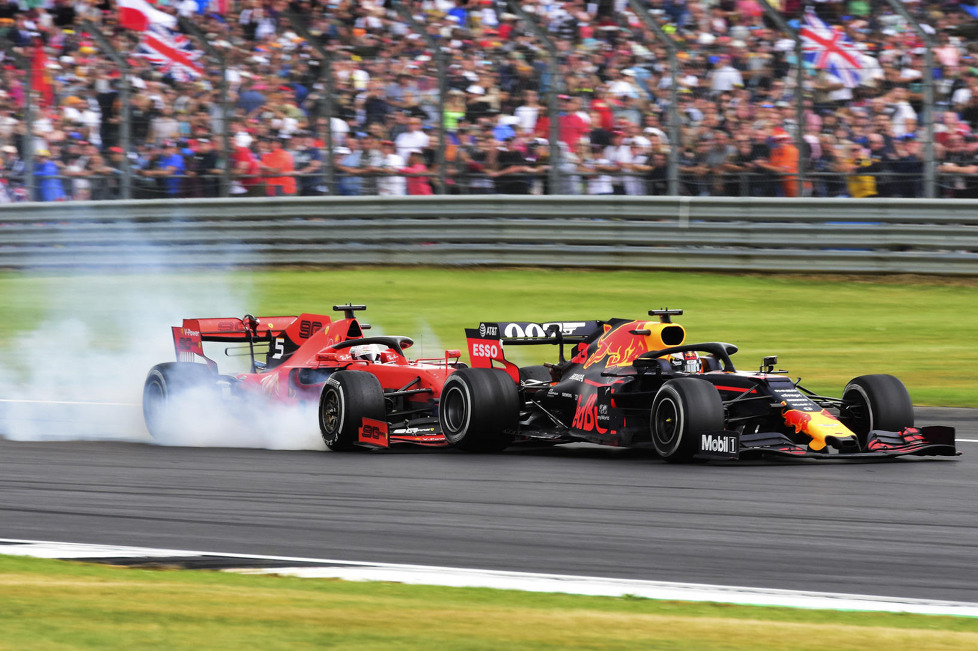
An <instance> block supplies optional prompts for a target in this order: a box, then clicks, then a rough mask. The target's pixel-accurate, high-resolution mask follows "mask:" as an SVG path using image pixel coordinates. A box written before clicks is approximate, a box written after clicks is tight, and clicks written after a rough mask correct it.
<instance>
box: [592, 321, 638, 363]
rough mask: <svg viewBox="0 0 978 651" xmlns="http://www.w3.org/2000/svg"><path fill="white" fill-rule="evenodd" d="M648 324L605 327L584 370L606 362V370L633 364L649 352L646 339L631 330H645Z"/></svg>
mask: <svg viewBox="0 0 978 651" xmlns="http://www.w3.org/2000/svg"><path fill="white" fill-rule="evenodd" d="M645 325H646V322H644V321H631V322H628V323H622V324H620V325H618V326H615V327H614V328H612V327H611V326H609V325H605V326H604V327H605V331H604V334H602V335H601V336H600V337H598V340H597V341H596V342H595V348H594V352H593V353H592V354H591V356H590V357H588V359H587V361H586V362H584V368H590V367H591V366H593V365H594V364H597V363H599V362H602V361H603V362H604V363H605V364H604V365H605V367H606V368H614V367H619V366H626V365H628V364H631V363H632V362H633V361H634V360H635V358H636V357H638V356H639V355H641V354H642V353H647V352H649V348H648V345H647V344H646V337H638V336H635V335H633V334H631V332H629V330H643V329H645Z"/></svg>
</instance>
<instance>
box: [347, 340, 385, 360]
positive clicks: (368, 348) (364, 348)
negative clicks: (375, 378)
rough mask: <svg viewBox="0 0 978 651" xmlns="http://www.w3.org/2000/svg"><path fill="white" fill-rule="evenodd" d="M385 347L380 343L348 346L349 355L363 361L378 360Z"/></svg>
mask: <svg viewBox="0 0 978 651" xmlns="http://www.w3.org/2000/svg"><path fill="white" fill-rule="evenodd" d="M384 350H385V348H384V347H383V346H381V345H380V344H360V345H359V346H353V347H352V348H350V356H351V357H352V358H353V359H359V360H362V361H365V362H379V361H380V356H381V355H380V354H381V353H383V352H384Z"/></svg>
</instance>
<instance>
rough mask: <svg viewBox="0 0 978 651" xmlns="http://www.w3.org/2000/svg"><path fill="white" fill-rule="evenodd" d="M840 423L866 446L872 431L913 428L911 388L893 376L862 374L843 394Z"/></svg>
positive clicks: (847, 386) (896, 430)
mask: <svg viewBox="0 0 978 651" xmlns="http://www.w3.org/2000/svg"><path fill="white" fill-rule="evenodd" d="M839 420H840V421H841V422H842V424H843V425H845V426H846V427H848V428H849V429H850V430H852V432H853V433H854V434H855V435H856V436H857V437H858V438H859V442H860V445H862V446H863V447H865V445H866V438H867V436H868V435H869V432H870V431H872V430H874V429H878V430H885V431H887V432H899V431H902V430H903V429H904V428H905V427H913V422H914V416H913V402H912V401H911V400H910V394H909V393H907V387H905V386H904V385H903V382H901V381H900V380H899V378H896V377H894V376H892V375H884V374H882V373H880V374H876V375H860V376H859V377H857V378H853V379H852V380H850V381H849V384H847V385H846V388H845V389H843V391H842V407H840V408H839Z"/></svg>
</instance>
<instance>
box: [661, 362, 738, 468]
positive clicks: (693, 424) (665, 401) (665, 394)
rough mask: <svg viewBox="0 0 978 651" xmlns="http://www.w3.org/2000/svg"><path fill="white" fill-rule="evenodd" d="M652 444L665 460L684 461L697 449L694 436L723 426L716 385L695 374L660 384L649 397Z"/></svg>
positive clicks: (689, 458) (721, 405)
mask: <svg viewBox="0 0 978 651" xmlns="http://www.w3.org/2000/svg"><path fill="white" fill-rule="evenodd" d="M649 425H650V428H651V430H652V446H653V447H654V448H655V451H656V453H657V454H658V455H659V456H660V457H662V458H663V459H664V460H665V461H669V462H686V461H690V460H692V458H693V455H694V454H696V452H697V449H698V448H697V446H696V439H697V437H698V436H700V435H701V434H704V433H706V432H715V431H717V430H722V429H723V400H722V399H721V398H720V392H719V391H717V389H716V387H715V386H713V385H712V384H710V383H709V382H706V381H705V380H700V379H698V378H690V377H685V378H676V379H674V380H669V381H668V382H666V383H665V384H663V385H662V386H661V387H660V388H659V391H658V392H657V393H656V394H655V399H654V400H653V401H652V413H651V415H650V422H649Z"/></svg>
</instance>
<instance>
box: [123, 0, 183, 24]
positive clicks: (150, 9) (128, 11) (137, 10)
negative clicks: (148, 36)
mask: <svg viewBox="0 0 978 651" xmlns="http://www.w3.org/2000/svg"><path fill="white" fill-rule="evenodd" d="M117 4H118V6H119V25H120V26H121V27H125V28H126V29H131V30H134V31H137V32H145V31H146V30H147V29H149V26H150V25H162V26H163V27H166V28H167V29H176V28H177V17H176V16H174V15H172V14H168V13H166V12H165V11H160V10H159V9H157V8H156V7H154V6H153V5H151V4H150V3H149V2H147V1H146V0H117Z"/></svg>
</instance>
